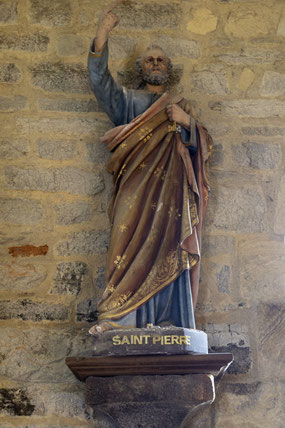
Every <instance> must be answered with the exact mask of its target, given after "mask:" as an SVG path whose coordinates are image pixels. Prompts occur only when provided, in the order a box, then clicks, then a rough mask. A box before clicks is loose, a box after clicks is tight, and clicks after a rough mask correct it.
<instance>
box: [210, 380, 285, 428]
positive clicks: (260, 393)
mask: <svg viewBox="0 0 285 428" xmlns="http://www.w3.org/2000/svg"><path fill="white" fill-rule="evenodd" d="M282 388H283V386H282V384H281V383H276V382H269V383H262V382H258V381H257V382H252V383H235V384H224V387H223V390H222V391H221V394H219V396H218V398H217V401H216V402H215V405H214V406H215V424H216V426H217V427H221V428H226V427H230V426H233V425H232V424H233V421H234V427H243V426H244V427H248V428H255V427H261V426H264V427H272V428H273V427H274V428H281V427H282V426H283V422H284V390H282Z"/></svg>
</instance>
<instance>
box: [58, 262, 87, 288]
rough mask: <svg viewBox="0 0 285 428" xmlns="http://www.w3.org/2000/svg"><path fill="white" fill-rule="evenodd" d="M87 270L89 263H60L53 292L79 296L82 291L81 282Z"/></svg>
mask: <svg viewBox="0 0 285 428" xmlns="http://www.w3.org/2000/svg"><path fill="white" fill-rule="evenodd" d="M86 272H87V264H86V263H83V262H62V263H60V264H58V265H57V268H56V274H55V277H54V282H53V288H52V290H51V293H56V294H73V295H75V296H77V295H78V294H79V293H80V291H81V284H82V281H83V278H84V276H85V274H86Z"/></svg>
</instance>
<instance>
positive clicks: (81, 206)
mask: <svg viewBox="0 0 285 428" xmlns="http://www.w3.org/2000/svg"><path fill="white" fill-rule="evenodd" d="M55 209H56V224H64V225H69V224H78V223H84V222H86V221H88V220H90V218H91V215H92V209H91V206H90V205H89V204H88V203H87V202H83V201H80V202H71V203H65V204H61V205H57V206H56V207H55Z"/></svg>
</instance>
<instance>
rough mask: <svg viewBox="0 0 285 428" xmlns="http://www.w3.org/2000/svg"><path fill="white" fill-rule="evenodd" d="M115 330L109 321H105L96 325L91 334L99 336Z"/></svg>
mask: <svg viewBox="0 0 285 428" xmlns="http://www.w3.org/2000/svg"><path fill="white" fill-rule="evenodd" d="M109 330H114V327H112V326H111V324H109V323H108V321H103V322H101V323H100V324H95V325H93V327H91V328H90V330H89V333H90V334H91V336H97V335H98V334H102V333H104V331H109Z"/></svg>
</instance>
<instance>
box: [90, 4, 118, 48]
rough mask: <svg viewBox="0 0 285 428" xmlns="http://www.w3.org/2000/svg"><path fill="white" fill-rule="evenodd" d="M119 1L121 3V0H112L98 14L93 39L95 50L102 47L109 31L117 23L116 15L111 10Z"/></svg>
mask: <svg viewBox="0 0 285 428" xmlns="http://www.w3.org/2000/svg"><path fill="white" fill-rule="evenodd" d="M119 3H122V0H116V1H114V2H112V3H111V4H110V5H109V6H108V7H107V8H106V9H105V10H104V12H103V13H102V15H101V16H100V18H99V23H98V28H97V33H96V39H95V51H99V50H101V49H102V47H103V45H104V43H105V42H106V40H107V39H108V36H109V33H110V31H112V30H113V28H115V27H116V25H117V24H118V23H119V19H118V17H117V16H116V15H115V14H114V13H113V12H112V10H113V9H114V8H115V7H116V6H118V4H119Z"/></svg>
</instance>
